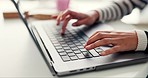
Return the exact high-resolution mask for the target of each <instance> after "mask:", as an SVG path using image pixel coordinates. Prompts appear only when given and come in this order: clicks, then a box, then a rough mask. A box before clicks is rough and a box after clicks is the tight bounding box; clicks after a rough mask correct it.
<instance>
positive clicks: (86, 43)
mask: <svg viewBox="0 0 148 78" xmlns="http://www.w3.org/2000/svg"><path fill="white" fill-rule="evenodd" d="M97 33H98V32H95V33H94V34H93V35H92V36H90V38H91V37H93V36H94V35H96V34H97ZM88 40H89V39H88ZM88 40H87V42H86V43H85V45H84V47H86V46H87V45H88Z"/></svg>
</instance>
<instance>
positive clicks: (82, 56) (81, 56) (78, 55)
mask: <svg viewBox="0 0 148 78" xmlns="http://www.w3.org/2000/svg"><path fill="white" fill-rule="evenodd" d="M76 55H77V57H78V58H79V59H84V58H85V56H84V55H83V54H82V53H80V54H76Z"/></svg>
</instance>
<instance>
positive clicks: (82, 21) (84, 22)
mask: <svg viewBox="0 0 148 78" xmlns="http://www.w3.org/2000/svg"><path fill="white" fill-rule="evenodd" d="M86 23H87V19H81V20H78V21H76V22H74V23H73V24H72V26H80V25H83V24H86Z"/></svg>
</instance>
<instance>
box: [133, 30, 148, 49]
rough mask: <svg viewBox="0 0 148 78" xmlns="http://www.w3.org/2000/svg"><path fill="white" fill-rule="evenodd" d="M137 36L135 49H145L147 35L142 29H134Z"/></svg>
mask: <svg viewBox="0 0 148 78" xmlns="http://www.w3.org/2000/svg"><path fill="white" fill-rule="evenodd" d="M136 33H137V37H138V45H137V48H136V50H135V51H145V50H146V47H147V36H146V34H145V32H144V31H142V30H136Z"/></svg>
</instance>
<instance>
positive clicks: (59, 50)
mask: <svg viewBox="0 0 148 78" xmlns="http://www.w3.org/2000/svg"><path fill="white" fill-rule="evenodd" d="M57 51H58V52H59V53H60V52H65V51H64V49H58V50H57Z"/></svg>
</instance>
